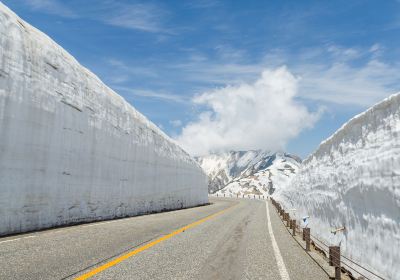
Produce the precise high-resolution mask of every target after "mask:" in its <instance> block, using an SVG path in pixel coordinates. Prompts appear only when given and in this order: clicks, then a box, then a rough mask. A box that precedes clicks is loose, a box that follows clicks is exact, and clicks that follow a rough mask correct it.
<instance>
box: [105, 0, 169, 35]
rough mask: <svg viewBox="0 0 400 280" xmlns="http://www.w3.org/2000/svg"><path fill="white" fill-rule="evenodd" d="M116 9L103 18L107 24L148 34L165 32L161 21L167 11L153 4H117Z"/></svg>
mask: <svg viewBox="0 0 400 280" xmlns="http://www.w3.org/2000/svg"><path fill="white" fill-rule="evenodd" d="M113 8H114V9H112V10H110V11H109V13H107V14H106V15H105V17H103V18H102V19H103V21H104V22H105V23H107V24H110V25H114V26H118V27H124V28H129V29H136V30H141V31H147V32H165V33H169V31H167V30H166V29H165V28H164V27H162V25H161V22H160V20H161V19H162V18H164V16H165V11H164V10H162V9H160V8H159V7H158V6H156V5H152V4H147V3H146V4H129V5H128V4H124V5H122V4H118V5H117V4H115V6H114V7H113Z"/></svg>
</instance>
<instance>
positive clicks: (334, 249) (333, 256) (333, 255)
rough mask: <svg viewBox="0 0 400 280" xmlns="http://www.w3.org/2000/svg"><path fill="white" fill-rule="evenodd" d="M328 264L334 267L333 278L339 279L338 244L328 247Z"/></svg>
mask: <svg viewBox="0 0 400 280" xmlns="http://www.w3.org/2000/svg"><path fill="white" fill-rule="evenodd" d="M329 265H331V266H334V267H335V280H340V279H341V272H340V246H330V247H329Z"/></svg>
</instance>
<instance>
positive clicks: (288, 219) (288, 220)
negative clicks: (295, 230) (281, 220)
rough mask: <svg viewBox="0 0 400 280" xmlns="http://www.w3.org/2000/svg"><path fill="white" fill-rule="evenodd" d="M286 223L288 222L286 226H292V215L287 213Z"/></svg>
mask: <svg viewBox="0 0 400 280" xmlns="http://www.w3.org/2000/svg"><path fill="white" fill-rule="evenodd" d="M286 222H287V224H286V226H290V215H289V213H286Z"/></svg>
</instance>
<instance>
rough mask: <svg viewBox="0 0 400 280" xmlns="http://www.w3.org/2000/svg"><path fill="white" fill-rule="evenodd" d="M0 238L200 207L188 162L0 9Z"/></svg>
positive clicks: (202, 180) (200, 182) (202, 182)
mask: <svg viewBox="0 0 400 280" xmlns="http://www.w3.org/2000/svg"><path fill="white" fill-rule="evenodd" d="M0 192H1V195H0V235H4V234H10V233H17V232H24V231H29V230H36V229H40V228H46V227H51V226H57V225H64V224H69V223H75V222H83V221H93V220H102V219H110V218H114V217H124V216H131V215H137V214H142V213H149V212H154V211H161V210H166V209H176V208H182V207H189V206H195V205H199V204H204V203H207V202H208V196H207V184H206V176H205V174H204V172H203V171H202V170H201V168H200V167H199V165H198V164H197V162H196V161H195V160H194V159H192V158H191V157H190V156H189V155H188V154H187V153H186V152H185V151H184V150H182V149H181V148H180V147H179V146H178V145H177V144H176V143H175V142H174V141H173V140H171V139H170V138H169V137H168V136H166V135H165V134H164V133H163V132H162V131H161V130H159V129H158V128H157V127H156V126H155V125H154V124H153V123H151V122H150V121H148V120H147V119H146V118H145V117H144V116H143V115H142V114H140V113H139V112H138V111H136V110H135V109H134V108H133V107H132V106H131V105H130V104H128V103H127V102H126V101H125V100H124V99H123V98H122V97H121V96H119V95H118V94H116V93H115V92H114V91H112V90H111V89H110V88H108V87H107V86H106V85H104V84H103V83H102V82H101V81H100V79H99V78H98V77H96V76H95V75H94V74H93V73H91V72H90V71H89V70H87V69H86V68H84V67H82V66H81V65H80V64H79V63H78V62H77V61H76V60H75V59H74V58H73V57H72V56H71V55H70V54H68V53H67V52H66V51H65V50H64V49H62V48H61V47H60V46H59V45H57V44H56V43H55V42H54V41H52V40H51V39H50V38H49V37H48V36H46V35H45V34H43V33H42V32H40V31H38V30H37V29H35V28H34V27H32V26H30V25H29V24H28V23H26V22H25V21H23V20H22V19H20V18H19V17H18V16H17V15H15V14H14V13H13V12H12V11H11V10H9V9H8V8H7V7H6V6H4V5H3V4H2V3H1V2H0Z"/></svg>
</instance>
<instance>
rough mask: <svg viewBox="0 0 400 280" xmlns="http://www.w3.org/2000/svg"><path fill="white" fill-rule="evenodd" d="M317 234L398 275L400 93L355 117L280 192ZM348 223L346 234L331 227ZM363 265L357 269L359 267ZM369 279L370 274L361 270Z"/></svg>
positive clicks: (383, 272)
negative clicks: (334, 230)
mask: <svg viewBox="0 0 400 280" xmlns="http://www.w3.org/2000/svg"><path fill="white" fill-rule="evenodd" d="M276 198H277V199H278V200H280V201H281V202H283V203H284V204H285V205H286V207H288V208H293V207H294V208H297V217H298V218H299V217H302V216H306V215H310V217H311V219H310V227H311V230H312V232H313V233H314V234H316V235H317V236H319V237H320V238H321V239H323V240H324V241H325V242H327V243H329V244H338V243H339V242H341V246H342V250H344V254H345V255H347V256H349V257H350V258H351V259H353V260H355V261H357V262H359V263H361V264H363V265H364V266H366V267H367V268H369V269H372V270H374V271H377V272H378V273H379V274H380V275H383V276H385V277H387V278H388V279H400V265H399V260H400V94H397V95H392V96H390V97H389V98H387V99H385V100H384V101H382V102H381V103H379V104H377V105H375V106H373V107H372V108H370V109H369V110H367V111H366V112H364V113H362V114H360V115H358V116H356V117H354V118H353V119H351V120H350V121H349V122H348V123H347V124H345V125H344V126H343V127H342V128H340V129H339V130H338V131H337V132H336V133H335V134H334V135H332V136H331V137H330V138H329V139H327V140H326V141H324V142H322V143H321V145H320V146H319V148H318V149H317V150H316V151H315V152H314V153H313V154H312V155H310V156H309V157H308V158H307V159H306V160H305V161H304V162H303V165H302V167H301V169H300V170H299V172H298V175H297V176H296V177H295V178H294V180H293V181H292V184H291V185H290V186H289V187H288V188H287V189H286V190H283V191H281V192H278V193H277V194H276ZM340 226H345V227H346V231H345V232H344V233H343V234H337V235H333V234H331V233H330V230H331V229H332V228H337V227H340ZM356 269H359V268H356ZM359 270H360V272H362V273H364V274H365V275H366V276H368V277H370V278H371V279H375V278H374V277H373V276H372V275H371V274H369V273H367V272H365V271H363V270H361V269H359Z"/></svg>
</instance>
